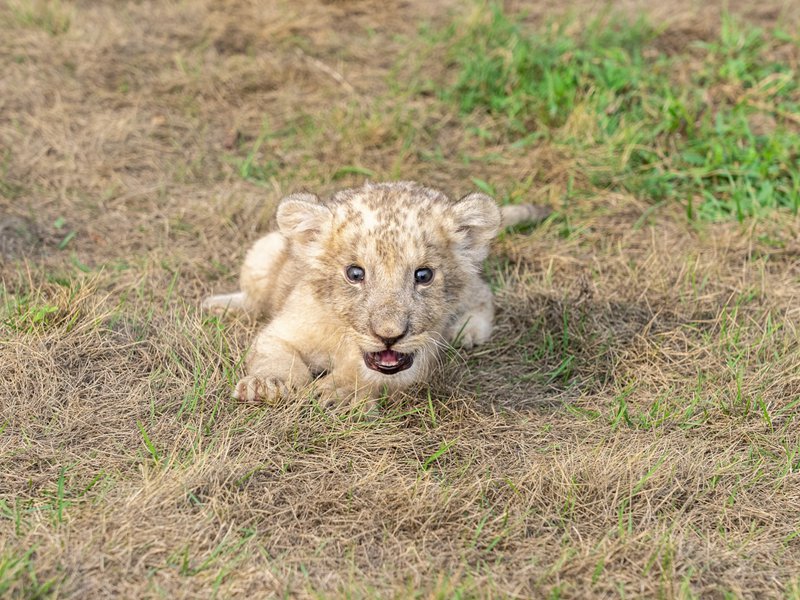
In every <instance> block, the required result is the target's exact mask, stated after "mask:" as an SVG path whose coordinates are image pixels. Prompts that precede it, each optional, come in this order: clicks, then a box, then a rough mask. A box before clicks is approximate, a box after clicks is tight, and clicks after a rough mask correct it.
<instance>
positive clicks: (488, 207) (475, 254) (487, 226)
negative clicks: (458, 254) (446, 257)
mask: <svg viewBox="0 0 800 600" xmlns="http://www.w3.org/2000/svg"><path fill="white" fill-rule="evenodd" d="M452 211H453V216H454V218H455V224H456V233H457V235H458V237H457V240H458V243H459V245H460V246H461V248H462V249H463V250H464V251H466V252H467V254H468V255H469V256H470V258H471V259H472V260H473V261H474V262H479V261H482V260H483V259H484V258H486V256H487V255H488V254H489V243H490V242H491V241H492V239H494V237H495V236H496V235H497V231H498V229H499V228H500V209H499V208H497V204H496V203H495V201H494V200H493V199H492V198H490V197H489V196H487V195H486V194H481V193H479V192H475V193H472V194H468V195H467V196H464V197H463V198H461V199H460V200H459V201H458V202H456V203H455V204H453V206H452Z"/></svg>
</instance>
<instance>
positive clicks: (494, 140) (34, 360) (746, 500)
mask: <svg viewBox="0 0 800 600" xmlns="http://www.w3.org/2000/svg"><path fill="white" fill-rule="evenodd" d="M716 4H717V3H708V2H700V1H695V0H680V1H678V2H645V1H633V0H626V1H625V2H619V3H615V4H613V5H612V6H609V5H608V4H607V3H601V2H590V1H586V0H571V1H570V2H553V1H547V2H522V1H509V2H506V3H505V4H504V5H503V6H502V7H499V6H496V5H495V6H494V8H492V6H487V5H484V4H480V3H476V2H471V1H470V2H468V1H464V2H457V1H455V0H448V1H447V2H440V3H433V2H424V1H422V0H409V1H405V2H396V3H384V2H378V1H377V0H330V1H324V2H312V1H310V0H300V1H293V2H280V1H277V0H276V1H273V2H255V1H252V2H251V1H246V0H239V1H236V2H222V1H214V0H207V1H203V0H196V1H195V0H191V1H190V0H184V1H179V2H155V1H153V2H148V1H140V2H107V3H97V2H89V1H85V0H84V1H76V2H69V1H66V0H64V1H60V2H59V1H57V0H6V1H5V2H2V3H0V69H1V70H2V73H3V76H2V78H0V257H2V258H0V276H1V277H2V287H0V295H1V296H0V301H1V302H0V305H1V306H2V309H1V310H2V313H0V471H2V473H3V476H2V478H0V595H3V596H5V597H18V598H38V597H50V596H58V597H69V598H72V597H81V598H93V597H162V596H163V597H172V598H184V597H186V598H193V597H203V598H205V597H209V596H212V595H214V596H219V597H222V598H234V597H268V596H273V595H274V596H290V597H326V598H327V597H341V596H348V597H416V596H419V597H441V598H449V597H520V598H526V597H544V596H548V597H554V598H555V597H572V598H587V597H604V598H605V597H664V598H672V597H679V598H688V597H712V598H713V597H719V598H723V597H725V598H728V597H743V598H746V597H753V598H756V597H757V598H764V597H785V598H798V597H800V576H798V573H800V520H798V514H800V426H799V425H798V419H799V418H800V352H799V350H800V341H799V340H798V330H797V328H798V325H799V324H800V221H798V217H797V208H798V202H799V201H798V194H799V193H800V175H798V172H797V161H798V147H800V146H799V145H798V142H797V138H798V129H799V128H800V120H799V119H798V117H797V115H798V114H800V112H798V110H797V107H798V105H800V92H798V87H797V79H798V78H797V70H798V65H799V64H800V45H799V44H798V39H800V38H798V31H797V22H798V16H799V15H798V13H799V12H800V5H798V4H797V3H794V2H790V1H788V0H787V1H786V2H779V1H774V0H765V1H764V2H760V3H758V5H757V6H753V5H752V4H751V3H748V2H744V1H742V2H739V1H733V0H731V2H729V3H728V4H727V9H726V12H723V11H722V10H721V9H720V7H718V6H716ZM712 5H714V6H712ZM639 17H641V21H640V20H639ZM754 148H755V149H756V150H755V151H753V149H754ZM365 178H372V179H377V180H392V179H401V178H402V179H416V180H420V181H423V182H426V183H429V184H433V185H436V186H440V187H442V188H444V189H445V190H447V191H449V192H450V193H452V194H464V193H467V192H469V191H474V190H476V189H482V190H484V191H489V192H491V193H493V194H494V195H495V196H496V197H497V198H498V200H499V201H501V202H520V201H527V202H533V203H538V204H544V205H548V206H550V207H552V208H553V209H554V213H553V215H552V216H551V217H550V218H549V219H548V220H546V221H545V222H544V223H542V224H540V225H539V226H537V227H533V228H530V227H529V228H523V229H521V230H519V231H516V232H509V233H504V234H503V235H502V236H501V237H500V239H499V240H498V242H497V243H496V244H495V248H494V251H493V258H492V259H490V260H489V261H488V262H487V265H486V268H487V277H488V278H489V280H490V282H491V284H492V287H493V289H494V290H495V294H496V302H497V328H496V332H495V334H494V336H493V338H492V340H491V342H490V343H489V344H488V345H486V346H483V347H480V348H477V349H475V350H473V351H469V352H452V353H451V354H450V355H449V356H447V357H446V360H445V361H444V362H443V365H442V368H441V372H440V373H438V374H437V377H436V379H435V381H433V382H432V384H431V385H430V386H426V387H424V388H421V389H419V390H413V392H412V393H410V394H408V395H406V396H403V397H400V398H392V399H389V400H386V401H385V402H383V404H382V406H381V410H380V414H379V415H378V416H377V417H376V418H374V419H371V420H370V419H364V418H362V417H360V416H359V415H358V414H342V413H335V412H334V413H331V412H328V411H326V410H323V409H322V408H320V407H319V406H318V405H316V404H315V403H314V401H313V399H311V398H308V397H303V396H300V395H298V396H297V397H295V398H291V399H288V400H287V401H286V402H284V403H282V404H280V405H278V406H274V407H258V406H246V405H239V404H237V403H236V402H234V401H232V400H231V398H230V394H231V389H232V385H233V383H234V381H235V380H236V377H237V376H238V375H239V374H240V373H241V371H242V369H241V361H242V357H243V355H244V353H245V351H246V349H247V344H248V341H249V339H250V338H251V337H252V334H253V331H254V327H255V325H254V324H253V323H249V322H246V321H243V320H236V319H233V318H223V319H220V318H216V317H210V316H207V315H203V314H201V313H200V312H199V310H198V305H199V302H200V300H201V299H202V298H203V297H204V296H205V295H207V294H210V293H220V292H225V291H230V290H233V289H234V288H235V286H236V275H237V268H238V265H239V264H240V262H241V259H242V257H243V254H244V252H245V250H246V249H247V246H248V244H249V243H250V242H252V241H253V240H254V239H256V238H257V237H258V236H259V235H260V234H262V233H263V232H265V231H267V230H268V229H269V228H270V226H271V224H272V217H273V212H274V208H275V205H276V202H277V201H278V200H279V199H280V197H281V196H282V195H284V194H288V193H290V192H292V191H296V190H299V189H311V190H314V191H317V192H319V193H328V192H330V191H332V190H334V189H337V188H339V187H342V186H347V185H351V184H358V183H360V182H362V181H363V180H364V179H365Z"/></svg>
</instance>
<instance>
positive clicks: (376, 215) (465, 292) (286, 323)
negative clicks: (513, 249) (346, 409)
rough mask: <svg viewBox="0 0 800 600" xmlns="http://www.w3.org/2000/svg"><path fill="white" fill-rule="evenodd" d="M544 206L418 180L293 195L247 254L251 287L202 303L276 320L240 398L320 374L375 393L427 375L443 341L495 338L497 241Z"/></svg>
mask: <svg viewBox="0 0 800 600" xmlns="http://www.w3.org/2000/svg"><path fill="white" fill-rule="evenodd" d="M540 213H541V209H537V208H535V207H531V206H513V207H505V208H504V209H503V213H502V214H501V211H500V209H498V207H497V205H496V204H495V202H494V201H493V200H492V199H491V198H490V197H489V196H486V195H485V194H479V193H474V194H470V195H468V196H465V197H463V198H461V199H460V200H452V199H450V198H448V197H447V196H446V195H445V194H443V193H442V192H440V191H438V190H435V189H432V188H428V187H424V186H422V185H419V184H416V183H412V182H399V183H383V184H366V185H364V186H363V187H360V188H356V189H348V190H343V191H340V192H338V193H336V194H334V195H333V196H332V197H331V198H328V199H325V200H321V199H320V198H318V197H317V196H315V195H313V194H309V193H299V194H293V195H291V196H288V197H286V198H284V199H283V200H282V201H281V203H280V205H279V207H278V213H277V221H278V231H276V232H273V233H270V234H268V235H266V236H265V237H263V238H261V239H260V240H258V241H257V242H256V243H255V245H254V246H253V247H252V248H251V249H250V251H249V252H248V254H247V257H246V258H245V261H244V265H243V267H242V273H241V291H239V292H236V293H234V294H227V295H222V296H212V297H210V298H207V299H206V300H205V302H204V303H203V304H204V307H205V308H207V309H212V310H227V309H234V310H242V311H245V312H248V313H250V314H253V315H263V316H266V317H267V318H268V319H269V322H268V324H267V325H266V326H265V327H264V328H263V329H262V330H261V331H260V332H259V333H258V335H257V336H256V338H255V341H254V342H253V345H252V348H251V349H250V352H249V354H248V356H247V372H248V374H247V375H246V376H245V377H243V378H242V379H241V380H240V381H239V382H238V384H237V385H236V390H235V392H234V397H236V398H239V399H241V400H246V401H255V400H264V401H267V402H273V401H275V400H277V399H278V398H279V397H280V396H281V395H283V394H286V393H287V391H288V390H289V389H292V388H302V387H304V386H307V385H308V384H310V383H311V382H312V381H314V380H315V378H318V380H317V382H316V384H317V390H318V392H319V393H320V394H321V395H322V396H323V397H324V398H325V399H327V400H330V399H335V398H341V399H345V398H354V397H357V398H360V399H368V400H369V399H374V398H376V397H377V396H379V395H380V394H382V393H383V392H384V390H389V391H392V390H399V389H403V388H406V387H408V386H409V385H412V384H414V383H419V382H424V381H425V380H426V377H427V376H428V373H429V372H430V369H431V367H432V366H433V364H434V362H435V361H436V358H437V353H438V351H439V349H440V348H441V347H443V346H445V345H447V344H451V343H454V342H456V341H457V342H458V343H460V344H461V345H462V346H464V347H471V346H473V345H475V344H481V343H483V342H485V341H487V340H488V339H489V336H490V334H491V332H492V318H493V315H494V309H493V306H492V294H491V291H490V289H489V286H488V285H487V284H486V283H485V282H484V281H483V279H482V278H481V265H482V262H483V260H484V259H485V258H486V255H487V254H488V250H489V245H490V242H491V240H492V238H493V237H494V236H495V235H496V233H497V231H498V229H499V228H500V226H501V224H503V225H511V224H514V223H516V222H519V221H522V220H526V219H531V218H538V217H540V216H543V215H542V214H540ZM320 375H321V376H320Z"/></svg>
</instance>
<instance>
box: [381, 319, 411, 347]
mask: <svg viewBox="0 0 800 600" xmlns="http://www.w3.org/2000/svg"><path fill="white" fill-rule="evenodd" d="M407 333H408V323H404V324H402V325H400V324H382V325H381V326H380V327H375V326H373V327H372V334H373V335H374V336H375V337H376V338H378V339H379V340H380V341H382V342H383V343H384V344H386V347H387V348H391V347H392V346H393V345H394V344H396V343H397V342H398V341H400V340H401V339H402V338H403V337H405V335H406V334H407Z"/></svg>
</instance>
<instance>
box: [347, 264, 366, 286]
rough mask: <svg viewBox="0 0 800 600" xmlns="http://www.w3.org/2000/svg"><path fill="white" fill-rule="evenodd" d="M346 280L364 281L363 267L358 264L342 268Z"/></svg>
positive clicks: (353, 281)
mask: <svg viewBox="0 0 800 600" xmlns="http://www.w3.org/2000/svg"><path fill="white" fill-rule="evenodd" d="M344 274H345V276H346V277H347V281H349V282H350V283H361V282H362V281H364V269H362V268H361V267H359V266H358V265H350V266H349V267H347V268H346V269H345V270H344Z"/></svg>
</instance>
